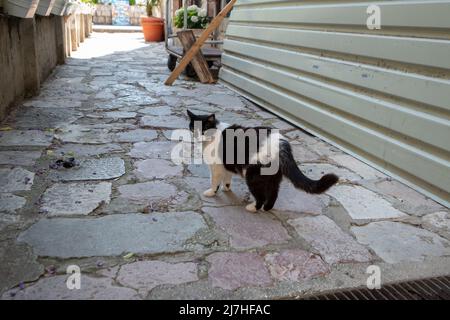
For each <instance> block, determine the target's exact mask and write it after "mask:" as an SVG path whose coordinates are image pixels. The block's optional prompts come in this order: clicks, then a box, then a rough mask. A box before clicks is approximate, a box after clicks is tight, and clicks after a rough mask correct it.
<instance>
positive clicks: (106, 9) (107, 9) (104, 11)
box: [94, 4, 161, 26]
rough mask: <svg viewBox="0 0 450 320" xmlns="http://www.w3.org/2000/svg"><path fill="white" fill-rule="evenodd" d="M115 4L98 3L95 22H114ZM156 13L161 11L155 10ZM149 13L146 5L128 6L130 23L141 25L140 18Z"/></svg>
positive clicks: (158, 13)
mask: <svg viewBox="0 0 450 320" xmlns="http://www.w3.org/2000/svg"><path fill="white" fill-rule="evenodd" d="M113 11H114V6H112V5H109V4H97V5H96V6H95V13H94V23H95V24H108V25H110V24H112V20H113V19H112V16H113ZM154 11H155V15H157V16H159V15H160V14H161V13H160V12H158V11H157V9H155V10H154ZM146 15H147V13H146V11H145V7H144V6H129V7H128V18H129V22H130V25H132V26H139V25H140V24H141V22H140V18H141V17H142V16H146Z"/></svg>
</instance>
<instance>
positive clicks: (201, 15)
mask: <svg viewBox="0 0 450 320" xmlns="http://www.w3.org/2000/svg"><path fill="white" fill-rule="evenodd" d="M208 22H209V19H208V15H207V13H206V9H201V8H199V7H197V6H196V5H192V6H189V7H187V27H188V28H189V29H204V28H206V25H207V24H208ZM174 24H175V27H177V28H183V26H184V8H180V9H178V10H177V11H175V18H174Z"/></svg>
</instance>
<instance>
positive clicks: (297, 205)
mask: <svg viewBox="0 0 450 320" xmlns="http://www.w3.org/2000/svg"><path fill="white" fill-rule="evenodd" d="M329 202H330V199H329V197H327V196H326V195H318V194H309V193H306V192H304V191H303V190H299V189H296V188H295V187H294V186H293V185H292V184H291V183H290V182H283V183H282V184H281V187H280V191H279V193H278V199H277V202H275V206H274V209H273V210H275V211H276V212H279V213H280V212H285V211H289V212H301V213H311V214H321V213H322V211H323V210H324V209H325V208H326V207H327V206H328V204H329Z"/></svg>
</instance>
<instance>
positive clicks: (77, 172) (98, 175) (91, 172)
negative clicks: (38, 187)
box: [49, 157, 125, 181]
mask: <svg viewBox="0 0 450 320" xmlns="http://www.w3.org/2000/svg"><path fill="white" fill-rule="evenodd" d="M124 174H125V163H124V161H123V160H122V159H121V158H119V157H114V158H100V159H84V160H80V163H79V166H75V167H72V168H67V169H66V168H60V169H54V170H52V171H51V172H50V174H49V176H50V178H51V179H52V180H54V181H84V180H109V179H114V178H118V177H120V176H122V175H124Z"/></svg>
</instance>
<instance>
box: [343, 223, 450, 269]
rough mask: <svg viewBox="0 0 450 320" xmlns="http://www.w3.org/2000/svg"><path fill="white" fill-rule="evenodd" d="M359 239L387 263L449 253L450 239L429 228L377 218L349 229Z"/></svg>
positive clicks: (422, 258) (417, 259) (418, 259)
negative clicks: (378, 219) (374, 220)
mask: <svg viewBox="0 0 450 320" xmlns="http://www.w3.org/2000/svg"><path fill="white" fill-rule="evenodd" d="M351 231H352V232H353V233H354V234H355V236H356V238H357V240H358V242H360V243H362V244H365V245H368V246H369V247H370V248H372V250H374V251H375V253H376V254H377V255H378V256H379V257H380V258H381V259H383V260H384V261H386V262H388V263H397V262H400V261H423V260H424V259H425V258H427V257H436V256H437V257H440V256H448V255H450V242H449V241H448V240H446V239H444V238H442V237H440V236H438V235H436V234H434V233H432V232H430V231H428V230H424V229H420V228H417V227H413V226H411V225H407V224H404V223H400V222H391V221H378V222H372V223H369V224H367V225H365V226H361V227H357V226H354V227H352V228H351Z"/></svg>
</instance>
